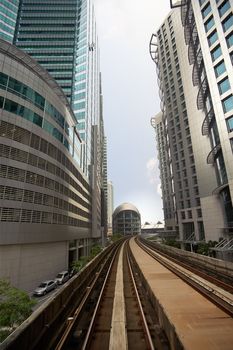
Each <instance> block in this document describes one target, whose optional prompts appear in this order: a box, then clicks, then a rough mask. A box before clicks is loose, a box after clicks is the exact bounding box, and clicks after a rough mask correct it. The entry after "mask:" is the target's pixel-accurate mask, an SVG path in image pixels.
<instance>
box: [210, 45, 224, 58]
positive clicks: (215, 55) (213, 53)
mask: <svg viewBox="0 0 233 350" xmlns="http://www.w3.org/2000/svg"><path fill="white" fill-rule="evenodd" d="M221 54H222V50H221V47H220V45H218V46H217V47H216V48H215V49H214V50H212V51H211V57H212V60H213V61H215V60H216V59H217V58H218V57H220V56H221Z"/></svg>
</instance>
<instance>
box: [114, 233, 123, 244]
mask: <svg viewBox="0 0 233 350" xmlns="http://www.w3.org/2000/svg"><path fill="white" fill-rule="evenodd" d="M122 237H123V235H122V234H121V233H115V234H114V235H112V237H111V240H112V242H116V241H118V240H119V239H121V238H122Z"/></svg>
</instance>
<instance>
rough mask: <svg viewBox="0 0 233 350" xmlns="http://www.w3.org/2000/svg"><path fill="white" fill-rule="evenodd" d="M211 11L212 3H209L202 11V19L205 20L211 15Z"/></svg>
mask: <svg viewBox="0 0 233 350" xmlns="http://www.w3.org/2000/svg"><path fill="white" fill-rule="evenodd" d="M210 11H211V6H210V3H209V4H207V5H206V6H205V7H204V8H203V10H202V11H201V13H202V17H203V18H205V17H206V16H207V15H208V14H209V13H210Z"/></svg>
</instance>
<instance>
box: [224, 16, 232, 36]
mask: <svg viewBox="0 0 233 350" xmlns="http://www.w3.org/2000/svg"><path fill="white" fill-rule="evenodd" d="M232 25H233V15H232V13H231V14H230V15H229V16H228V17H227V18H226V19H225V20H224V21H223V22H222V27H223V31H224V32H226V31H227V30H228V29H229V28H230V27H231V26H232Z"/></svg>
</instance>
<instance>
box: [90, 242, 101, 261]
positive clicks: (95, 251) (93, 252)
mask: <svg viewBox="0 0 233 350" xmlns="http://www.w3.org/2000/svg"><path fill="white" fill-rule="evenodd" d="M101 251H102V248H101V246H100V245H94V246H93V247H92V248H91V253H90V257H91V259H92V258H94V257H95V256H96V255H98V254H99V253H100V252H101Z"/></svg>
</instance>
